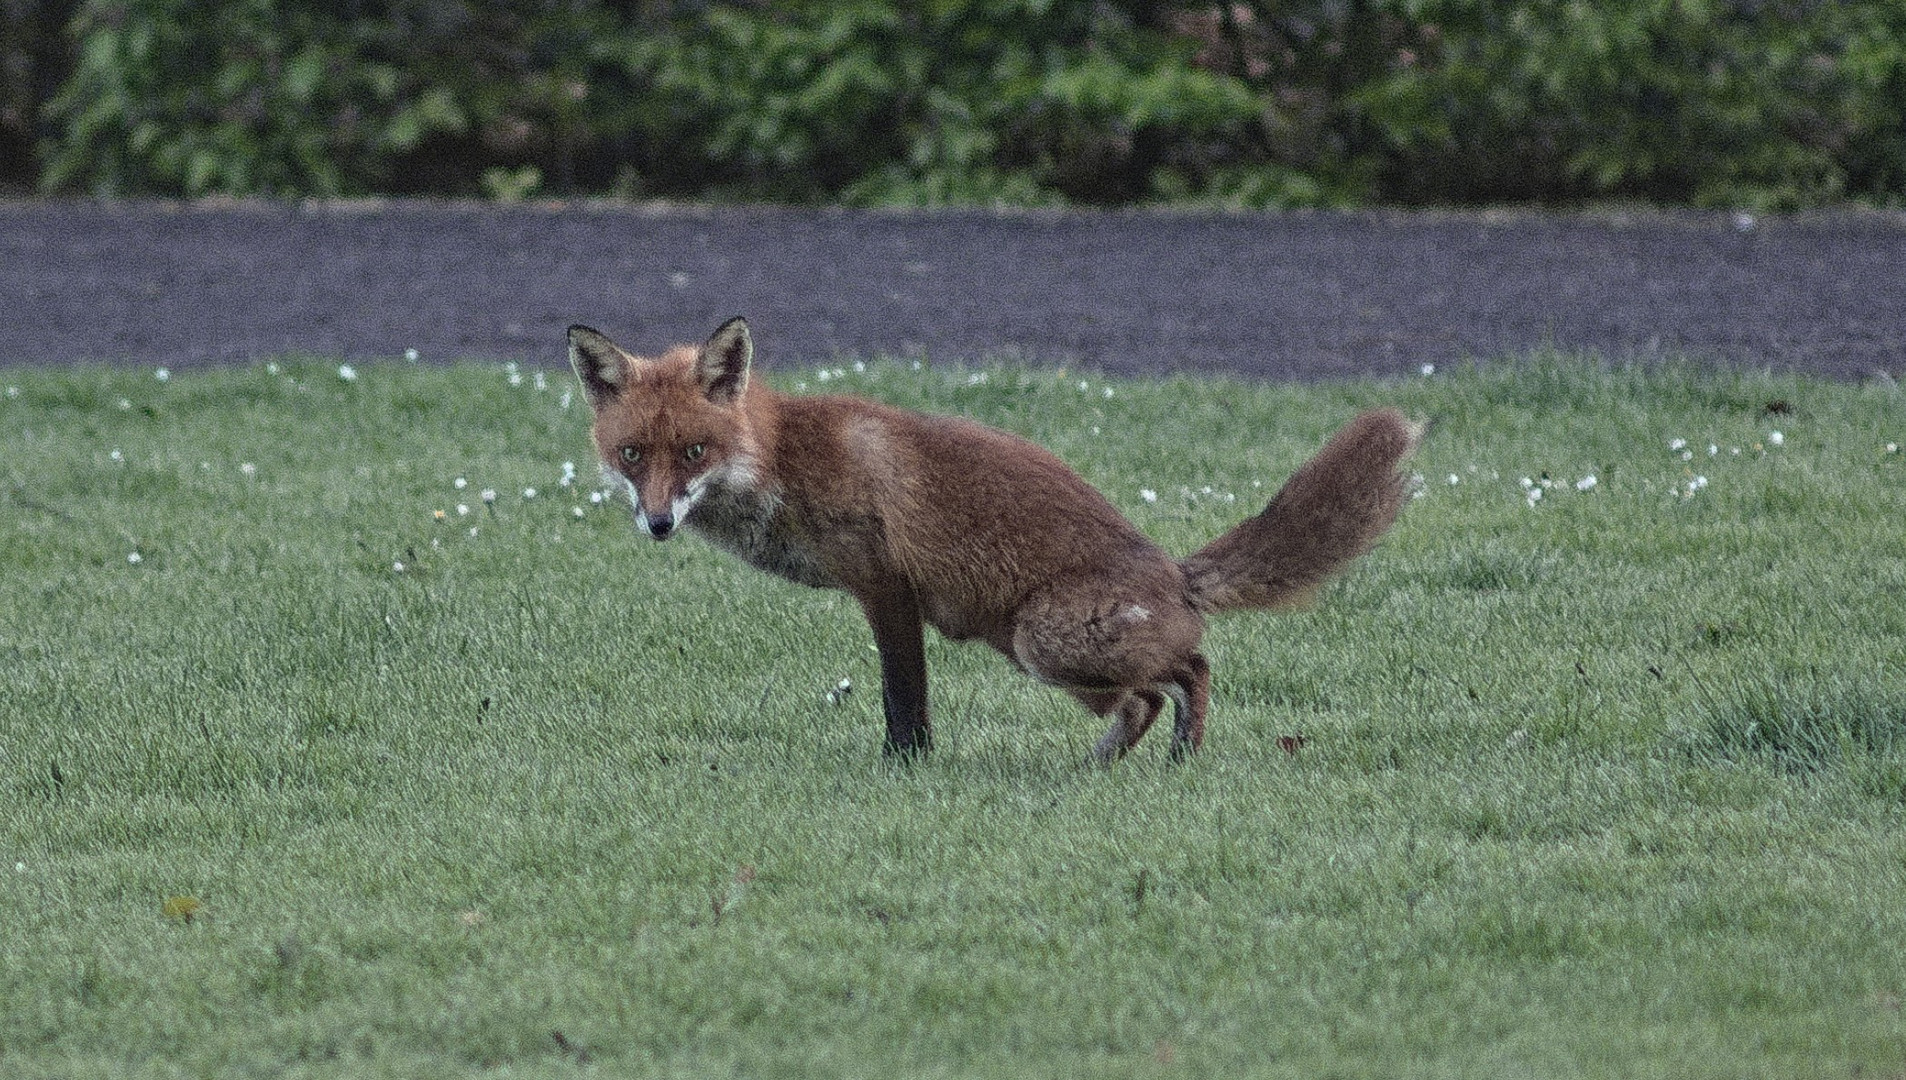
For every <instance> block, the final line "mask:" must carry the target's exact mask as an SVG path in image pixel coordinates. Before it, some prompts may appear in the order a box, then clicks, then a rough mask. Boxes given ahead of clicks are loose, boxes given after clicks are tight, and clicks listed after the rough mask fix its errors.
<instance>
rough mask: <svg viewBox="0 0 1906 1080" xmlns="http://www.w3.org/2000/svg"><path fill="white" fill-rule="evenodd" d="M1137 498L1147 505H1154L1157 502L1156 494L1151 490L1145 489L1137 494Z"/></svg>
mask: <svg viewBox="0 0 1906 1080" xmlns="http://www.w3.org/2000/svg"><path fill="white" fill-rule="evenodd" d="M1138 497H1139V498H1141V499H1144V500H1145V501H1146V502H1148V503H1155V502H1157V501H1158V492H1156V491H1153V490H1152V489H1151V488H1145V489H1143V490H1141V491H1140V492H1139V493H1138Z"/></svg>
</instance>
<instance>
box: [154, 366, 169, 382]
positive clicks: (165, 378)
mask: <svg viewBox="0 0 1906 1080" xmlns="http://www.w3.org/2000/svg"><path fill="white" fill-rule="evenodd" d="M152 377H153V378H155V379H157V380H159V381H160V382H171V381H172V371H171V369H169V368H160V369H159V370H157V371H155V372H153V373H152Z"/></svg>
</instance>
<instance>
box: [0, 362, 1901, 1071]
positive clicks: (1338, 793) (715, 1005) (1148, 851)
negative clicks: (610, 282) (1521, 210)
mask: <svg viewBox="0 0 1906 1080" xmlns="http://www.w3.org/2000/svg"><path fill="white" fill-rule="evenodd" d="M347 373H348V375H349V376H350V377H348V378H347V377H346V374H347ZM780 381H781V382H783V383H784V384H785V385H788V386H790V387H792V386H795V385H796V384H797V383H798V384H800V385H801V386H802V387H804V388H805V389H808V390H810V391H820V390H840V389H843V388H844V389H846V390H848V391H851V392H856V393H864V394H868V395H871V396H875V397H879V398H882V399H885V400H889V401H894V402H897V403H900V404H905V405H909V406H914V407H922V408H927V409H931V410H935V411H944V412H958V413H962V414H966V415H971V416H976V417H978V418H981V419H984V420H987V421H989V422H992V423H995V424H998V425H1001V426H1005V427H1008V428H1011V429H1013V430H1016V431H1019V432H1021V433H1024V434H1027V435H1030V436H1032V437H1034V438H1036V439H1038V440H1039V441H1041V442H1043V443H1045V444H1046V445H1048V446H1050V447H1052V448H1053V449H1054V450H1056V451H1057V452H1058V453H1059V454H1060V455H1061V456H1062V457H1064V458H1066V459H1067V460H1068V461H1069V462H1071V463H1072V464H1073V465H1074V466H1075V467H1076V468H1078V469H1079V470H1080V471H1081V472H1082V473H1083V474H1085V475H1086V476H1087V477H1088V478H1089V479H1091V480H1092V481H1094V482H1095V483H1097V484H1098V485H1100V486H1101V487H1102V488H1103V489H1104V490H1105V491H1106V492H1107V493H1108V494H1109V495H1110V496H1111V497H1112V499H1113V500H1114V501H1115V502H1117V503H1118V504H1119V505H1120V506H1122V507H1123V508H1125V509H1126V510H1127V512H1128V513H1129V514H1130V515H1131V516H1132V517H1133V518H1134V519H1135V520H1136V521H1137V522H1138V523H1139V524H1140V525H1141V526H1142V527H1144V528H1145V529H1146V530H1147V531H1148V532H1150V533H1151V534H1152V535H1154V536H1155V537H1157V538H1158V539H1159V540H1160V541H1161V542H1162V543H1163V544H1164V545H1165V546H1166V547H1167V548H1168V549H1170V550H1173V551H1176V552H1181V553H1182V552H1188V551H1190V550H1191V549H1192V548H1194V547H1196V546H1198V545H1199V544H1201V543H1203V542H1204V541H1205V540H1206V539H1208V538H1210V537H1212V536H1214V535H1216V534H1217V533H1218V532H1219V531H1221V530H1222V529H1223V528H1225V527H1228V526H1229V525H1230V524H1231V523H1232V522H1234V521H1235V520H1237V519H1240V518H1242V517H1244V516H1245V515H1247V514H1249V513H1254V512H1255V511H1256V510H1257V509H1258V507H1259V506H1260V505H1261V504H1262V502H1263V501H1264V500H1265V499H1267V498H1268V497H1269V495H1270V494H1271V492H1272V491H1273V490H1274V489H1275V488H1276V486H1277V485H1278V484H1279V483H1280V482H1281V481H1282V479H1283V477H1284V476H1285V475H1286V474H1287V473H1288V472H1289V471H1290V470H1291V469H1292V468H1293V467H1294V466H1295V465H1296V464H1297V463H1298V462H1299V461H1300V460H1301V459H1302V458H1303V457H1304V456H1305V455H1306V454H1308V453H1309V452H1310V451H1311V450H1312V449H1314V448H1315V447H1316V446H1317V445H1318V444H1319V443H1320V442H1321V441H1322V439H1323V438H1324V437H1325V436H1326V435H1327V434H1328V433H1329V431H1330V430H1332V429H1333V428H1334V427H1335V426H1336V425H1338V424H1339V423H1341V422H1342V421H1343V420H1345V419H1347V418H1348V417H1349V416H1350V415H1351V414H1352V413H1354V412H1355V411H1356V409H1358V408H1360V407H1363V406H1366V405H1372V404H1380V403H1393V404H1398V405H1401V406H1403V407H1404V408H1406V409H1407V410H1408V411H1410V412H1411V413H1413V414H1415V415H1418V416H1422V417H1431V418H1434V419H1435V421H1436V426H1435V427H1434V429H1433V430H1432V432H1431V434H1430V436H1429V438H1428V440H1427V442H1426V445H1425V447H1424V449H1423V451H1422V452H1421V454H1420V455H1419V456H1418V458H1417V459H1416V461H1415V464H1414V468H1416V469H1417V470H1418V471H1420V473H1421V477H1422V479H1421V487H1420V497H1418V498H1417V499H1415V500H1414V501H1413V502H1412V504H1411V505H1410V506H1409V507H1408V508H1407V509H1406V511H1405V513H1404V516H1403V518H1402V520H1401V522H1400V523H1399V525H1398V527H1397V529H1396V531H1395V532H1394V533H1393V534H1392V536H1391V538H1390V539H1389V540H1388V541H1387V542H1386V543H1385V545H1384V546H1383V547H1381V548H1380V549H1379V550H1378V551H1377V552H1376V553H1375V554H1374V555H1372V556H1371V557H1370V558H1369V559H1367V560H1366V561H1365V562H1363V563H1362V564H1360V565H1359V566H1358V567H1357V568H1356V569H1355V570H1354V571H1353V572H1352V573H1351V574H1350V575H1349V576H1348V577H1347V578H1346V579H1345V580H1343V581H1342V582H1340V583H1338V584H1337V585H1336V586H1334V587H1333V588H1331V589H1330V590H1329V591H1327V592H1326V594H1325V595H1324V597H1323V600H1322V602H1321V603H1320V604H1319V605H1318V606H1317V607H1316V608H1315V609H1314V610H1311V611H1308V612H1304V613H1301V614H1296V615H1283V616H1268V615H1266V616H1255V615H1243V616H1232V617H1229V618H1226V619H1224V620H1223V621H1221V622H1220V623H1218V624H1217V625H1216V626H1215V627H1214V628H1213V631H1212V633H1211V634H1210V636H1209V637H1208V638H1207V651H1208V652H1209V654H1210V656H1211V659H1212V665H1213V669H1214V679H1213V705H1212V716H1211V728H1210V736H1209V740H1208V742H1207V743H1206V751H1205V753H1203V754H1202V755H1200V756H1199V757H1198V758H1197V759H1196V760H1195V761H1193V762H1191V763H1189V764H1187V765H1185V766H1182V767H1173V766H1171V765H1169V764H1168V763H1167V762H1166V761H1165V755H1164V750H1165V743H1166V740H1165V739H1164V738H1163V737H1162V736H1161V735H1158V734H1156V733H1154V736H1153V738H1152V739H1151V740H1148V741H1147V743H1146V744H1144V745H1142V746H1141V747H1140V749H1139V751H1138V752H1137V753H1136V754H1135V755H1134V756H1133V757H1132V758H1130V759H1128V760H1127V761H1125V762H1124V763H1122V764H1121V765H1119V766H1118V767H1116V768H1114V769H1111V770H1109V771H1108V770H1099V769H1094V768H1088V767H1085V766H1084V765H1083V764H1082V761H1083V759H1084V756H1085V753H1086V750H1087V749H1088V747H1089V746H1090V745H1091V743H1092V741H1093V740H1094V739H1095V738H1096V737H1097V735H1098V734H1099V731H1100V729H1101V726H1102V725H1101V724H1100V722H1099V721H1098V720H1096V719H1094V718H1092V717H1090V716H1088V715H1087V714H1086V713H1084V712H1083V711H1082V710H1080V709H1078V708H1077V707H1076V706H1075V705H1074V704H1073V703H1072V702H1071V701H1070V700H1069V699H1067V698H1065V697H1063V696H1062V695H1059V694H1057V693H1055V692H1053V691H1050V690H1046V689H1043V688H1041V687H1038V686H1036V685H1034V684H1032V683H1031V682H1030V681H1028V680H1027V679H1025V678H1024V677H1022V676H1020V675H1018V674H1017V673H1015V672H1014V671H1012V670H1011V669H1010V668H1009V666H1008V665H1007V664H1006V663H1005V662H1004V661H1003V660H1001V659H1000V658H998V657H996V656H994V655H992V654H990V653H988V652H986V651H985V650H983V649H980V648H977V647H960V646H952V645H948V644H946V643H944V642H940V641H937V640H934V641H932V642H931V643H930V650H929V664H930V669H931V673H932V679H933V686H932V693H933V699H934V703H935V708H936V718H937V719H936V726H937V735H938V750H937V751H936V753H935V755H934V756H933V757H932V758H931V759H929V760H927V761H926V762H924V763H921V764H919V765H917V766H914V767H911V768H908V767H899V766H895V765H892V764H890V763H888V762H885V761H883V760H882V758H881V755H880V753H879V749H878V747H879V740H880V735H881V731H882V726H881V720H880V715H879V713H880V707H879V701H880V695H879V687H878V665H877V662H876V658H875V656H874V654H873V652H872V650H871V647H870V644H869V636H868V634H867V631H866V628H865V627H864V625H863V624H862V623H861V622H860V619H859V616H858V614H857V612H856V611H855V609H854V607H853V605H852V604H851V602H849V601H848V600H847V599H846V598H845V597H843V596H840V595H838V594H830V593H821V592H815V591H811V590H805V589H801V588H799V587H796V586H792V585H787V584H783V583H780V582H777V581H775V580H773V579H770V578H767V577H765V576H763V575H760V574H757V573H755V572H753V571H750V570H747V569H745V568H743V567H741V566H739V565H738V564H735V563H733V562H731V561H729V560H727V559H725V558H724V557H722V556H720V555H718V554H717V553H715V552H714V551H712V550H711V549H709V548H707V547H706V546H703V545H701V544H700V543H699V542H698V541H695V540H693V539H692V538H690V539H683V540H677V541H671V542H669V543H667V544H661V545H658V544H655V543H653V542H651V541H649V540H646V539H644V538H642V537H639V536H637V535H636V534H635V533H634V531H633V530H632V529H631V528H630V527H629V523H628V520H627V513H626V510H625V509H624V508H622V507H620V506H617V505H615V504H613V503H611V502H601V503H598V502H597V501H595V498H594V497H593V496H592V491H593V489H594V487H595V480H596V470H595V466H594V464H593V462H592V461H591V460H590V458H589V449H588V440H587V417H586V410H585V408H584V407H583V404H582V402H581V395H580V393H579V392H572V390H571V377H570V375H569V373H568V372H567V371H560V372H559V371H556V370H554V369H551V370H548V371H539V370H536V369H532V368H528V367H525V368H523V369H520V370H518V369H514V368H510V369H505V368H494V367H484V366H462V367H455V368H432V367H422V366H417V365H412V364H405V363H403V362H401V361H394V362H392V363H389V364H376V365H359V366H358V367H357V368H356V369H355V370H348V371H346V370H341V369H340V367H339V365H338V364H336V363H334V362H322V361H319V360H313V359H303V360H286V361H281V362H280V363H278V364H273V365H259V366H257V367H254V368H251V369H247V370H230V371H215V372H192V373H179V374H173V375H171V376H169V377H168V378H165V379H160V378H158V377H156V375H155V373H154V372H152V371H150V370H146V371H129V370H113V369H102V368H83V369H78V370H72V371H44V370H18V369H16V370H0V388H3V389H4V396H3V397H0V442H3V445H4V447H5V454H4V457H0V552H4V554H3V555H0V575H3V576H0V581H3V582H4V588H0V662H4V664H5V669H6V674H5V677H4V679H0V1074H3V1075H6V1076H9V1077H15V1076H18V1077H42V1076H44V1077H91V1076H132V1077H165V1076H212V1075H217V1076H288V1077H304V1076H388V1077H462V1076H468V1075H471V1074H472V1073H475V1072H478V1071H481V1070H493V1071H494V1072H495V1073H496V1074H497V1075H511V1076H530V1077H541V1076H569V1075H589V1074H594V1075H617V1076H621V1075H649V1074H655V1075H664V1074H672V1075H684V1076H687V1075H693V1076H750V1077H754V1076H830V1077H832V1076H842V1077H859V1076H865V1077H894V1076H969V1075H970V1076H1015V1077H1020V1076H1108V1077H1118V1076H1144V1077H1149V1076H1185V1077H1204V1076H1227V1077H1248V1076H1290V1077H1394V1076H1479V1077H1499V1076H1561V1075H1567V1076H1661V1077H1697V1078H1698V1077H1730V1078H1733V1077H1790V1076H1798V1075H1806V1076H1846V1077H1854V1076H1865V1077H1886V1076H1897V1075H1901V1074H1902V1073H1906V1020H1903V1019H1902V1016H1901V1001H1902V998H1906V455H1902V454H1901V453H1900V451H1899V450H1898V444H1899V443H1901V442H1906V408H1903V404H1906V403H1903V402H1902V399H1901V398H1900V396H1899V394H1898V392H1897V390H1896V388H1894V387H1892V386H1890V385H1874V386H1864V387H1862V386H1849V385H1840V384H1833V383H1826V382H1818V381H1812V380H1808V379H1802V378H1788V377H1774V376H1766V375H1751V374H1750V375H1743V374H1729V373H1705V372H1701V371H1698V370H1695V369H1693V368H1668V369H1665V370H1655V371H1651V372H1650V371H1640V370H1611V369H1607V368H1604V367H1602V366H1598V365H1596V364H1593V363H1591V362H1588V361H1585V360H1582V359H1579V358H1563V357H1553V356H1536V357H1527V358H1521V359H1518V360H1514V361H1508V360H1505V361H1501V362H1497V363H1493V364H1489V365H1484V366H1481V367H1477V368H1472V369H1467V370H1462V371H1456V372H1443V373H1437V374H1433V375H1429V376H1426V377H1424V378H1421V379H1412V380H1409V381H1407V382H1398V383H1353V384H1340V385H1321V386H1288V385H1261V384H1251V383H1243V382H1227V381H1214V380H1204V379H1199V380H1190V379H1171V380H1161V381H1150V382H1134V381H1112V382H1108V381H1106V380H1104V379H1101V378H1099V377H1098V376H1096V375H1091V374H1084V375H1082V374H1080V373H1077V372H1073V373H1064V372H1052V371H1036V370H1024V369H1017V368H1005V367H986V368H957V369H953V368H946V367H926V368H920V367H917V366H915V365H912V364H908V363H904V362H897V361H896V362H878V363H872V364H868V365H866V366H865V369H864V370H860V369H857V368H856V366H854V365H846V364H843V365H840V366H837V367H831V368H829V369H821V370H815V369H808V370H803V371H798V372H794V371H790V372H787V373H785V374H784V375H783V376H781V378H780ZM572 470H573V471H572ZM532 492H533V494H532ZM486 493H487V494H486ZM843 680H845V681H846V682H847V683H848V685H849V687H850V689H849V690H848V691H847V692H845V693H842V692H840V690H839V687H840V684H841V682H842V681H843ZM830 692H832V693H830Z"/></svg>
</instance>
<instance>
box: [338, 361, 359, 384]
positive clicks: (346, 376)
mask: <svg viewBox="0 0 1906 1080" xmlns="http://www.w3.org/2000/svg"><path fill="white" fill-rule="evenodd" d="M338 378H340V379H343V380H344V381H345V382H356V381H357V369H356V368H354V367H352V366H351V365H349V364H339V365H338Z"/></svg>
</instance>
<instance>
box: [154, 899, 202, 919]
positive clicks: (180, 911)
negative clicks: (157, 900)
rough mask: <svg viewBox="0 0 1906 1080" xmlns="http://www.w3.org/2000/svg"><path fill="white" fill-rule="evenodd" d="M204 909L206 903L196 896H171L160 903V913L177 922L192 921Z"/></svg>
mask: <svg viewBox="0 0 1906 1080" xmlns="http://www.w3.org/2000/svg"><path fill="white" fill-rule="evenodd" d="M204 910H205V905H204V903H202V902H201V901H200V900H199V898H198V897H196V896H169V897H167V898H166V901H165V903H163V904H161V905H159V914H161V915H164V916H165V917H166V918H168V919H171V920H172V921H173V922H176V923H190V922H191V921H192V920H193V919H196V918H198V916H199V913H200V912H202V911H204Z"/></svg>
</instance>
